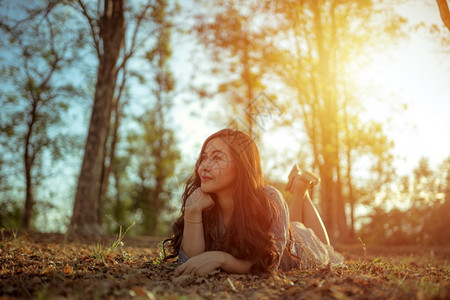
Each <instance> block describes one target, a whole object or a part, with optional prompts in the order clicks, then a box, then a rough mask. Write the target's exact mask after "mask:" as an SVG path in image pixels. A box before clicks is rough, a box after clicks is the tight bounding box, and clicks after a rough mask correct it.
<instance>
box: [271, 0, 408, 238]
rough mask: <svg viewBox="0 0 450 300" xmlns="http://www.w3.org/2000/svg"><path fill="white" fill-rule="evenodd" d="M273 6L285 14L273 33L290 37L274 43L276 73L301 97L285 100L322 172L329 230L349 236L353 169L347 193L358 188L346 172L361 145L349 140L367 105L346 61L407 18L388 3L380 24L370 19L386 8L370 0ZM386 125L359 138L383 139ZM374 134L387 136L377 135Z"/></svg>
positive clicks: (338, 235)
mask: <svg viewBox="0 0 450 300" xmlns="http://www.w3.org/2000/svg"><path fill="white" fill-rule="evenodd" d="M267 6H268V8H269V11H271V12H273V13H274V14H276V15H278V16H279V18H278V20H277V21H276V22H274V23H273V25H272V24H270V23H269V24H270V25H272V26H273V27H274V28H277V29H278V34H277V35H275V36H274V37H272V38H273V41H274V43H277V42H279V41H284V43H285V45H286V46H284V47H277V48H272V49H270V50H271V51H273V53H272V54H271V56H272V57H274V58H276V59H275V60H274V64H273V69H272V70H273V73H274V74H276V75H277V76H279V78H280V79H281V81H282V82H283V83H284V85H285V86H287V87H288V89H289V90H288V91H287V92H289V91H291V92H292V93H293V94H292V95H293V97H295V98H296V99H297V104H295V103H293V102H291V103H290V104H287V107H290V109H288V111H294V112H295V111H299V117H300V120H301V122H302V125H303V127H304V128H305V131H306V134H307V137H308V140H309V144H310V148H311V150H312V152H313V154H314V159H313V169H315V170H318V172H319V174H320V177H321V178H322V182H321V186H320V188H321V208H322V214H323V216H324V221H325V224H326V226H327V228H328V229H329V232H330V235H331V238H332V239H336V238H343V239H345V238H346V235H347V233H348V228H347V227H348V226H347V223H346V220H347V218H346V212H345V199H344V197H345V195H344V192H345V191H346V189H344V184H343V183H344V178H345V177H347V186H348V187H349V188H348V193H350V192H353V191H352V181H351V180H348V178H350V176H351V164H352V163H353V162H354V161H355V159H357V157H355V156H353V157H352V155H351V153H355V152H354V151H355V150H356V149H355V148H353V149H352V148H349V147H351V146H352V145H354V144H352V143H349V138H350V135H349V133H350V132H349V130H351V127H355V128H358V127H360V126H359V125H358V124H365V122H363V121H362V120H361V118H360V117H358V114H360V113H361V110H359V111H358V108H361V106H358V105H354V104H355V99H357V97H356V96H355V95H354V92H353V91H352V90H351V89H350V88H349V82H350V80H351V78H349V77H347V76H346V74H349V71H348V70H347V69H346V68H347V66H348V65H349V63H350V62H351V61H352V59H354V57H356V56H357V55H359V54H360V51H361V49H367V47H370V46H372V45H374V44H375V43H376V42H379V39H380V37H383V36H384V34H385V33H389V34H388V35H394V34H395V33H396V32H397V30H398V28H399V25H400V24H402V22H404V21H403V20H402V19H401V18H398V17H396V16H395V15H394V14H393V13H389V11H385V15H387V18H386V20H385V23H384V26H374V25H373V24H372V22H373V20H374V19H375V18H377V17H378V16H380V15H381V13H380V11H381V10H382V9H383V8H382V7H377V5H376V4H375V3H374V2H372V1H364V2H361V1H343V2H337V1H304V2H301V3H299V2H297V1H283V2H276V3H274V2H267ZM356 24H364V26H358V25H356ZM386 36H387V35H386ZM344 91H345V92H344ZM350 100H351V101H350ZM356 103H357V102H356ZM293 119H295V118H293ZM350 121H351V122H352V124H349V122H350ZM379 125H380V124H376V125H375V126H376V128H380V126H379ZM346 129H347V131H346ZM346 132H347V133H346ZM380 133H381V135H380V134H378V135H375V136H368V137H367V138H366V140H365V144H364V142H363V143H362V142H361V141H360V143H359V144H358V146H361V147H366V146H367V145H368V144H370V143H374V144H377V143H379V142H381V141H382V140H383V139H384V138H385V137H384V135H383V134H382V131H381V132H380ZM376 137H380V139H381V140H374V138H376ZM346 139H347V144H346V142H345V141H346ZM369 139H370V141H369ZM363 144H364V145H363ZM388 145H389V144H388ZM385 150H386V151H388V150H389V149H385ZM344 157H346V158H347V164H348V165H347V167H346V168H345V167H343V166H344V165H343V163H344V162H345V159H344ZM345 170H346V171H347V172H348V174H347V176H344V171H345ZM352 197H354V196H352Z"/></svg>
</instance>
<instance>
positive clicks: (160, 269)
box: [0, 230, 450, 299]
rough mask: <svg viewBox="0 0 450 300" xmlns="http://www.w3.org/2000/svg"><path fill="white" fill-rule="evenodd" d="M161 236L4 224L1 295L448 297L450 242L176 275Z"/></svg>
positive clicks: (356, 248)
mask: <svg viewBox="0 0 450 300" xmlns="http://www.w3.org/2000/svg"><path fill="white" fill-rule="evenodd" d="M161 241H162V239H160V238H152V237H127V238H125V239H124V246H122V247H120V246H118V247H117V248H116V249H112V248H110V245H111V244H112V243H113V242H114V237H112V238H111V237H109V238H108V237H104V238H96V237H68V236H65V235H63V234H48V233H36V232H29V233H19V234H18V235H14V234H12V232H9V231H5V230H3V231H2V235H1V236H0V299H30V298H39V299H48V298H56V299H64V298H70V299H137V298H140V299H280V298H281V299H323V298H325V299H380V298H384V299H387V298H391V299H449V298H450V260H449V258H450V247H440V248H439V247H435V248H419V247H370V246H368V247H367V248H366V249H364V247H363V246H361V245H353V246H339V247H337V250H338V251H340V252H341V253H342V254H343V255H344V256H345V258H346V265H347V267H346V268H339V269H332V268H322V269H315V270H307V271H298V270H297V271H291V272H288V273H285V274H282V273H280V274H276V275H273V276H269V277H264V278H263V277H258V276H255V275H235V274H227V273H224V272H216V273H214V274H212V275H210V276H208V277H206V278H205V277H197V276H179V277H176V276H175V275H174V270H175V268H176V264H175V263H161V262H160V260H159V257H160V256H159V255H160V254H159V249H158V243H159V242H161Z"/></svg>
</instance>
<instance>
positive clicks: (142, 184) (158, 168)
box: [131, 0, 180, 235]
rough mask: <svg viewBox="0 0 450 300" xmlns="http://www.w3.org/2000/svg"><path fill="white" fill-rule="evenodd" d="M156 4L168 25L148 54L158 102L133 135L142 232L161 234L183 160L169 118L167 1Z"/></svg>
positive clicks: (136, 197)
mask: <svg viewBox="0 0 450 300" xmlns="http://www.w3.org/2000/svg"><path fill="white" fill-rule="evenodd" d="M157 5H158V6H159V9H157V10H155V14H154V18H155V22H158V23H159V24H165V25H164V26H161V27H160V30H159V31H158V35H157V37H158V40H157V43H156V46H155V47H154V48H153V49H152V50H150V51H148V52H147V53H146V59H147V60H148V62H149V63H150V66H151V69H152V70H153V71H154V77H153V80H152V81H153V82H154V84H153V86H154V87H153V88H152V94H153V95H154V98H155V103H154V105H153V107H152V108H151V109H148V110H146V111H145V112H144V114H142V116H140V117H139V118H138V122H139V124H140V125H141V129H142V130H141V132H140V133H137V134H134V135H133V136H132V137H131V140H132V141H133V142H132V143H131V144H132V145H133V148H132V153H133V154H134V157H135V158H136V160H137V177H138V182H137V184H136V188H135V192H134V197H133V198H134V202H135V206H136V207H138V208H141V209H142V213H143V220H142V224H141V226H142V234H146V235H147V234H148V235H157V234H158V233H161V232H160V230H161V228H160V226H159V225H161V224H160V223H161V221H162V217H163V214H164V213H165V212H167V210H168V208H169V203H170V194H169V193H167V192H166V189H167V188H168V186H167V185H168V182H169V179H170V178H171V177H173V176H174V172H175V166H176V163H177V162H178V161H179V159H180V153H179V150H178V149H177V148H176V139H175V135H174V132H173V130H172V129H171V128H170V127H169V125H168V122H167V121H166V120H167V118H168V115H169V113H170V110H171V108H172V105H173V103H172V101H171V92H172V91H173V90H174V84H175V81H174V79H173V76H172V72H171V70H170V68H169V65H168V62H169V59H170V57H171V54H172V49H171V45H170V37H171V27H172V24H171V23H170V21H169V20H167V17H166V12H167V1H163V0H162V1H157Z"/></svg>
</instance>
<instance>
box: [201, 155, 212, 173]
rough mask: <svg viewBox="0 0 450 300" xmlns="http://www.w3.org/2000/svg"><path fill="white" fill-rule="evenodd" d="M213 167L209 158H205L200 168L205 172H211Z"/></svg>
mask: <svg viewBox="0 0 450 300" xmlns="http://www.w3.org/2000/svg"><path fill="white" fill-rule="evenodd" d="M210 166H211V161H210V159H209V158H205V159H203V160H202V161H201V163H200V167H201V168H202V169H204V170H209V169H210Z"/></svg>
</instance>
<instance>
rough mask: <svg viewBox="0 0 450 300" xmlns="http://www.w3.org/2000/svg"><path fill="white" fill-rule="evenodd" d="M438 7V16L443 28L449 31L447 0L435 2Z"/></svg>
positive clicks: (449, 12) (449, 17) (449, 15)
mask: <svg viewBox="0 0 450 300" xmlns="http://www.w3.org/2000/svg"><path fill="white" fill-rule="evenodd" d="M436 2H437V5H438V7H439V14H440V15H441V19H442V22H443V23H444V25H445V27H447V29H448V30H449V31H450V10H449V9H448V4H447V0H436Z"/></svg>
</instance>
